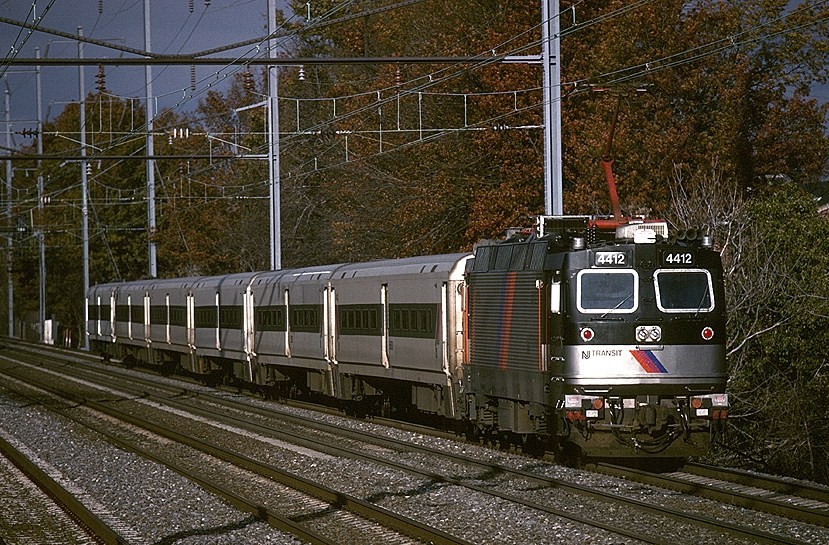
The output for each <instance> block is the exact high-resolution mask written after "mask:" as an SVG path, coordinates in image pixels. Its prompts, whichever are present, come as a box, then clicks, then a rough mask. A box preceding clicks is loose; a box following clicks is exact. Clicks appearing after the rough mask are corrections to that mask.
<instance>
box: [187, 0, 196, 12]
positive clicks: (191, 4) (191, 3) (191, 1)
mask: <svg viewBox="0 0 829 545" xmlns="http://www.w3.org/2000/svg"><path fill="white" fill-rule="evenodd" d="M193 3H194V2H193V0H190V1H189V2H188V4H189V7H190V13H193V10H194V9H195V8H194V6H193Z"/></svg>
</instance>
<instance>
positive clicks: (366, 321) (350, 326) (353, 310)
mask: <svg viewBox="0 0 829 545" xmlns="http://www.w3.org/2000/svg"><path fill="white" fill-rule="evenodd" d="M339 312H340V334H342V335H380V333H381V332H380V320H379V316H380V313H381V312H382V308H381V307H380V306H379V305H343V306H341V307H340V309H339Z"/></svg>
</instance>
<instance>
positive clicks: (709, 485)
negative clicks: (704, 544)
mask: <svg viewBox="0 0 829 545" xmlns="http://www.w3.org/2000/svg"><path fill="white" fill-rule="evenodd" d="M592 467H594V468H595V470H596V471H598V472H601V473H603V474H605V475H611V476H614V477H620V478H625V479H630V480H633V481H636V482H639V483H644V484H649V485H652V486H658V487H661V488H667V489H669V490H675V491H677V492H681V493H683V494H693V495H695V496H699V497H702V498H707V499H711V500H715V501H719V502H723V503H730V504H732V505H736V506H739V507H744V508H746V509H752V510H756V511H763V512H764V513H769V514H771V515H777V516H780V517H786V518H790V519H794V520H799V521H802V522H807V523H809V524H815V525H818V526H824V527H829V491H827V490H826V489H823V488H821V487H817V486H809V485H806V484H797V483H792V482H787V481H784V480H782V479H777V478H774V477H770V476H768V477H765V476H759V475H754V476H752V475H751V474H749V473H747V472H743V471H737V470H732V469H725V468H715V467H713V466H706V465H703V464H689V465H687V466H686V468H687V470H686V471H675V472H672V473H652V472H648V471H642V470H637V469H631V468H629V467H622V466H617V465H613V464H606V463H598V464H593V465H592Z"/></svg>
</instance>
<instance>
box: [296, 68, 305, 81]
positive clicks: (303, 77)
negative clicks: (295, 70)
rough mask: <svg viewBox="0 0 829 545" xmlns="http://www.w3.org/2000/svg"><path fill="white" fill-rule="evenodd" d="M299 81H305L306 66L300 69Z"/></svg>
mask: <svg viewBox="0 0 829 545" xmlns="http://www.w3.org/2000/svg"><path fill="white" fill-rule="evenodd" d="M297 79H299V81H305V67H304V66H300V67H299V75H298V76H297Z"/></svg>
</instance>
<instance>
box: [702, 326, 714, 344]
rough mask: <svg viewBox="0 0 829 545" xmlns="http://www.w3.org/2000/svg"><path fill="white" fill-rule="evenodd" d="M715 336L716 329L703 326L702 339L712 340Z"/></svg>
mask: <svg viewBox="0 0 829 545" xmlns="http://www.w3.org/2000/svg"><path fill="white" fill-rule="evenodd" d="M713 338H714V330H713V329H712V328H710V327H707V326H706V327H704V328H702V339H703V340H705V341H710V340H711V339H713Z"/></svg>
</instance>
